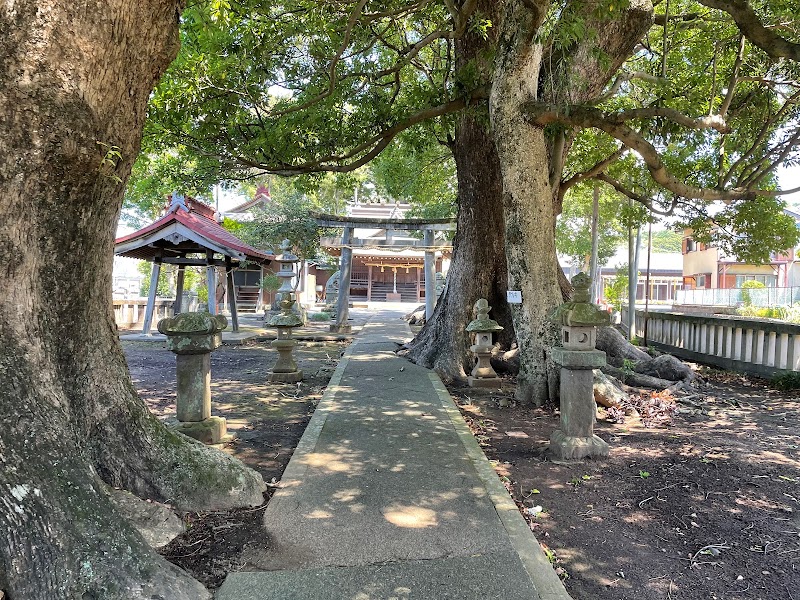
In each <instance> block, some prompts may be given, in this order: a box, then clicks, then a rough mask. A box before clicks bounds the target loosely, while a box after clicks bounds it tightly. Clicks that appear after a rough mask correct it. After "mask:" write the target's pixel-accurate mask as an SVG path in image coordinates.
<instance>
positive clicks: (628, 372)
mask: <svg viewBox="0 0 800 600" xmlns="http://www.w3.org/2000/svg"><path fill="white" fill-rule="evenodd" d="M634 367H636V361H635V360H631V359H630V358H623V359H622V367H621V369H620V370H621V371H622V383H625V382H626V381H627V380H628V379H629V378H630V377H632V376H633V374H634V373H635V371H634Z"/></svg>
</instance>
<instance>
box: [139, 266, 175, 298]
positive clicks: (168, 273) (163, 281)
mask: <svg viewBox="0 0 800 600" xmlns="http://www.w3.org/2000/svg"><path fill="white" fill-rule="evenodd" d="M136 269H137V270H138V271H139V273H141V274H142V275H144V278H143V279H142V287H141V291H140V292H139V294H140V295H141V296H147V295H149V294H150V279H151V278H152V274H153V263H151V262H148V261H144V260H143V261H141V262H140V263H139V264H138V265H137V266H136ZM173 271H175V272H177V269H173V268H172V265H161V271H160V272H159V274H158V287H157V288H156V297H157V298H170V297H172V296H173V295H174V287H173V283H172V278H173V275H174V273H173Z"/></svg>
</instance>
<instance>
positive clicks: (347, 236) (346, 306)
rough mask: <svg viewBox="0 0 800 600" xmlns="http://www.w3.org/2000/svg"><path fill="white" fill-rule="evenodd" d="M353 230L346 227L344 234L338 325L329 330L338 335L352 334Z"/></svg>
mask: <svg viewBox="0 0 800 600" xmlns="http://www.w3.org/2000/svg"><path fill="white" fill-rule="evenodd" d="M352 244H353V228H352V227H345V228H344V233H342V261H341V264H340V266H339V273H340V275H339V297H338V298H337V299H336V323H335V324H333V325H331V326H330V327H329V329H330V330H331V331H333V332H336V333H350V330H351V327H350V325H349V324H348V323H347V319H348V317H349V312H350V275H351V272H352V268H353V249H352V248H351V247H350V246H351V245H352Z"/></svg>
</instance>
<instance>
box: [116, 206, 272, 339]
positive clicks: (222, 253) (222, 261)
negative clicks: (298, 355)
mask: <svg viewBox="0 0 800 600" xmlns="http://www.w3.org/2000/svg"><path fill="white" fill-rule="evenodd" d="M168 200H169V204H168V208H167V213H166V214H165V215H164V216H163V217H161V218H160V219H158V220H157V221H155V222H154V223H152V224H150V225H148V226H147V227H144V228H143V229H140V230H139V231H136V232H134V233H131V234H129V235H125V236H123V237H121V238H118V239H117V240H116V245H115V248H114V252H115V253H116V254H118V255H120V256H127V257H130V258H138V259H140V260H148V261H150V262H152V263H153V271H152V275H151V280H150V293H149V295H148V298H147V308H146V310H145V317H144V324H143V326H142V333H144V334H145V335H150V329H151V327H152V324H153V323H152V322H153V307H154V306H155V299H156V289H157V288H158V276H159V274H160V272H161V265H162V264H173V265H177V266H178V280H177V286H176V287H177V293H176V298H175V313H179V312H181V298H182V296H183V279H184V270H185V268H186V267H187V266H205V267H206V277H207V285H208V290H209V294H208V296H209V301H208V309H209V312H211V313H212V314H214V313H216V312H217V303H216V297H215V290H216V287H217V286H216V277H217V273H216V268H217V267H224V268H225V274H226V280H227V294H226V295H227V297H228V303H229V307H230V312H231V321H232V327H233V331H239V318H238V313H237V308H236V290H235V284H234V271H235V270H236V269H242V268H244V266H245V265H247V264H255V265H258V266H259V269H260V268H261V267H263V266H265V265H267V264H269V262H270V260H271V258H272V254H271V253H268V252H263V251H261V250H257V249H255V248H253V247H251V246H248V245H247V244H245V243H244V242H243V241H241V240H240V239H239V238H237V237H236V236H234V235H233V234H231V233H230V232H229V231H228V230H226V229H225V228H224V227H222V225H220V223H219V222H218V221H217V216H218V215H217V213H215V211H214V209H213V208H212V207H211V206H208V205H206V204H203V203H202V202H200V201H198V200H195V199H194V198H189V197H184V196H182V195H180V194H178V193H177V192H175V193H173V194H171V195H170V196H169V198H168Z"/></svg>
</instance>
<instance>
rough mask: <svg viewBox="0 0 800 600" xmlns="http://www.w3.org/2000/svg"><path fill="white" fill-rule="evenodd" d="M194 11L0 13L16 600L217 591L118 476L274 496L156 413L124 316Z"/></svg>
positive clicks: (9, 583) (3, 544)
mask: <svg viewBox="0 0 800 600" xmlns="http://www.w3.org/2000/svg"><path fill="white" fill-rule="evenodd" d="M180 8H181V3H180V2H178V1H175V0H172V1H170V0H138V1H137V2H130V1H129V0H107V1H104V2H100V1H99V0H88V1H87V2H77V3H76V2H70V1H66V0H61V1H59V2H56V1H51V2H36V3H34V2H11V3H8V2H6V3H5V4H3V6H2V7H0V24H1V25H2V27H0V30H2V31H3V36H2V37H1V38H0V65H2V67H0V68H2V74H1V75H0V111H1V112H0V140H2V141H0V148H1V150H0V195H1V196H2V198H3V200H2V202H0V222H2V223H3V227H2V228H0V258H2V267H0V289H2V290H3V293H2V295H0V394H2V398H0V421H1V422H2V423H3V427H2V429H0V463H2V468H0V498H2V502H0V589H5V590H6V591H7V592H8V594H9V596H10V597H11V598H12V599H13V600H17V599H22V598H37V599H38V598H47V599H59V598H76V597H78V598H80V597H82V598H152V597H164V598H176V599H179V598H187V599H189V598H203V597H206V596H207V593H206V592H205V590H204V588H203V587H202V586H201V585H200V584H199V583H197V582H196V581H194V580H192V579H191V578H189V577H188V576H187V575H186V574H185V573H184V572H183V571H181V570H179V569H178V568H176V567H174V566H172V565H170V564H169V563H166V562H165V561H164V560H163V559H161V558H160V557H159V556H158V555H157V554H155V553H153V552H152V551H151V550H150V549H149V548H148V547H147V546H146V544H145V543H144V541H143V539H142V538H141V536H140V535H139V534H138V533H137V532H136V531H134V530H133V528H132V527H131V526H129V525H128V524H127V523H126V522H124V521H123V520H122V519H121V518H120V517H119V516H118V515H117V513H116V512H115V510H114V508H113V505H112V503H111V501H110V499H109V497H108V495H107V493H106V492H105V485H106V484H109V485H112V486H117V487H122V488H125V489H128V490H130V491H132V492H134V493H135V494H137V495H139V496H142V497H146V498H152V499H156V500H161V501H166V502H169V503H172V504H173V505H175V506H177V507H179V508H183V509H209V508H222V507H230V506H236V505H251V504H258V503H260V502H261V500H262V496H261V491H262V489H263V482H262V481H261V479H260V477H259V476H258V475H257V474H256V473H254V472H252V471H250V470H248V469H246V468H245V467H244V466H243V465H241V464H240V463H239V462H238V461H235V460H234V459H232V458H230V457H229V456H227V455H225V454H223V453H221V452H218V451H216V450H213V449H208V448H205V447H203V446H202V445H200V444H198V443H196V442H193V441H191V440H189V439H188V438H184V437H182V436H180V435H178V434H175V433H172V432H170V431H169V430H167V429H166V428H165V427H164V426H163V425H162V424H161V423H160V422H159V421H158V420H157V419H155V418H154V417H153V416H152V415H151V414H150V413H149V412H148V411H147V408H146V407H145V405H144V404H143V402H142V401H141V400H140V399H139V398H138V397H137V395H136V393H135V390H134V389H133V386H132V383H131V380H130V376H129V374H128V370H127V365H126V363H125V359H124V356H123V354H122V350H121V347H120V344H119V340H118V338H117V336H116V327H115V325H114V320H113V314H112V311H111V269H112V259H113V243H114V232H115V229H116V223H117V218H118V215H119V211H120V206H121V203H122V194H123V189H124V182H125V180H126V179H127V177H128V175H129V173H130V168H131V165H132V163H133V160H134V158H135V156H136V154H137V152H138V150H139V142H140V135H141V130H142V125H143V121H144V115H145V107H146V103H147V99H148V96H149V94H150V91H151V90H152V87H153V85H154V84H155V82H156V81H157V79H158V77H159V76H160V74H161V73H162V71H163V69H165V68H166V66H167V65H168V64H169V62H170V60H172V58H173V57H174V55H175V52H176V50H177V29H178V28H177V25H178V16H179V11H180ZM117 153H118V154H117ZM104 482H105V483H104Z"/></svg>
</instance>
